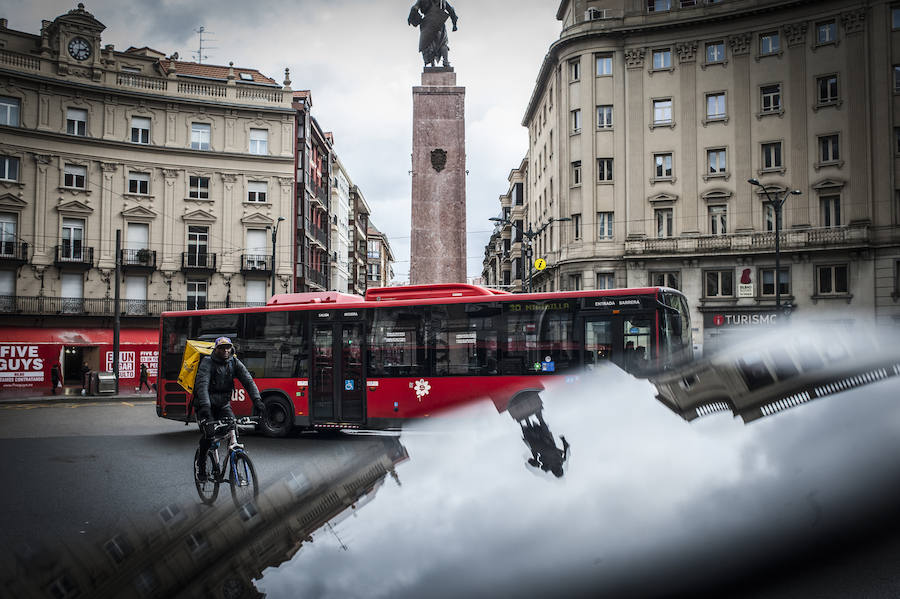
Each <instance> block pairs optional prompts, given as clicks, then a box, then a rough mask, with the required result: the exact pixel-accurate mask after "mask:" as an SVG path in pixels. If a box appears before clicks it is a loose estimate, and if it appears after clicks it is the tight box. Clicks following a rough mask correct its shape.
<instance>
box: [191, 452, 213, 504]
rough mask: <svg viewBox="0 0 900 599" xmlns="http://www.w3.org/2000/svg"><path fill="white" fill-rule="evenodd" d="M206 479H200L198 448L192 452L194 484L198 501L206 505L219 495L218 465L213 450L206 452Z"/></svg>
mask: <svg viewBox="0 0 900 599" xmlns="http://www.w3.org/2000/svg"><path fill="white" fill-rule="evenodd" d="M205 457H206V474H207V478H206V480H203V481H201V480H200V448H199V447H198V448H197V451H196V452H195V453H194V486H196V487H197V494H198V495H199V496H200V501H202V502H203V503H205V504H206V505H210V504H212V502H214V501H215V500H216V497H218V496H219V465H218V464H217V463H216V454H215V452H214V451H213V450H211V449H210V450H209V451H207V452H206V456H205Z"/></svg>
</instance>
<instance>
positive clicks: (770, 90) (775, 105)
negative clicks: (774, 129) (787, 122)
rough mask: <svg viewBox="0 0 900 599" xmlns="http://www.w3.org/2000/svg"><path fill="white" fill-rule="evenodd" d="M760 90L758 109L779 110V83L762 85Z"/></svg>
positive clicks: (764, 110)
mask: <svg viewBox="0 0 900 599" xmlns="http://www.w3.org/2000/svg"><path fill="white" fill-rule="evenodd" d="M759 90H760V111H761V112H763V113H767V112H780V111H781V84H780V83H775V84H772V85H764V86H762V87H761V88H759Z"/></svg>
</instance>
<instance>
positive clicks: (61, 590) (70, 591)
mask: <svg viewBox="0 0 900 599" xmlns="http://www.w3.org/2000/svg"><path fill="white" fill-rule="evenodd" d="M47 594H48V595H50V596H51V597H53V599H69V598H70V597H78V596H79V595H80V594H81V592H80V591H79V589H78V585H76V584H75V583H74V582H72V581H71V580H70V579H69V577H68V576H66V575H63V576H60V577H58V578H55V579H53V581H52V582H51V583H50V584H49V585H47Z"/></svg>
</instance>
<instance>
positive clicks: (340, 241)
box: [329, 154, 352, 293]
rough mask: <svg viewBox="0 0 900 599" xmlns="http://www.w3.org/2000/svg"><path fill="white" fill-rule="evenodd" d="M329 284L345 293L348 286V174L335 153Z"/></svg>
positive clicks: (332, 182)
mask: <svg viewBox="0 0 900 599" xmlns="http://www.w3.org/2000/svg"><path fill="white" fill-rule="evenodd" d="M331 163H332V165H331V173H332V174H331V263H330V271H331V286H330V287H329V289H332V290H334V291H340V292H341V293H347V292H348V289H349V286H350V186H351V185H352V183H351V182H350V176H349V175H348V174H347V171H346V170H345V169H344V164H343V163H342V162H341V160H340V158H338V156H337V154H335V155H334V156H333V157H332V159H331Z"/></svg>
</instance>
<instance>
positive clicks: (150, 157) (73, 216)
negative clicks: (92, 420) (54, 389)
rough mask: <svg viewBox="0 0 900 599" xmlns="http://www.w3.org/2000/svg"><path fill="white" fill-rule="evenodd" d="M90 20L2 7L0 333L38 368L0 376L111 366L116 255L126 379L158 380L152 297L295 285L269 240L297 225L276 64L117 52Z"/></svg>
mask: <svg viewBox="0 0 900 599" xmlns="http://www.w3.org/2000/svg"><path fill="white" fill-rule="evenodd" d="M104 29H105V27H104V25H103V24H102V23H101V22H100V21H98V20H97V19H96V18H95V17H94V16H93V15H92V14H90V13H89V12H87V11H86V10H85V9H84V8H83V6H82V5H79V7H78V8H76V9H73V10H70V11H69V12H68V13H66V14H64V15H62V16H59V17H57V18H56V19H54V20H52V21H44V22H43V24H42V26H41V29H40V33H38V34H32V33H27V32H21V31H14V30H11V29H9V28H8V27H7V20H6V19H0V312H3V313H5V316H4V317H3V324H2V326H0V343H2V342H3V341H6V342H16V343H27V344H31V345H34V346H35V347H37V346H39V347H38V348H37V349H35V350H34V351H38V352H40V354H41V356H42V360H41V362H42V364H43V368H42V369H38V370H35V371H34V372H31V371H29V372H25V371H21V372H19V371H17V372H3V373H0V375H2V376H0V386H2V385H3V384H4V383H8V384H9V385H11V386H13V387H17V388H18V387H29V386H41V385H49V375H48V373H49V369H50V365H51V363H53V362H55V361H57V360H59V361H61V362H62V366H63V369H64V372H65V375H66V378H67V379H71V378H73V377H75V376H76V375H75V373H76V372H77V370H78V369H79V368H80V366H81V365H82V362H87V363H88V365H89V366H90V367H91V368H92V369H93V370H109V369H110V360H111V358H110V355H111V352H110V351H109V349H110V345H109V343H108V342H109V341H111V340H109V339H107V336H108V335H107V333H108V332H109V328H110V327H111V322H112V317H113V315H114V311H113V305H112V299H113V295H114V288H115V283H116V280H115V279H116V277H115V267H116V261H117V259H118V261H119V262H120V264H121V267H122V276H121V279H120V281H119V283H120V284H121V289H122V291H121V295H122V298H123V299H124V302H123V308H122V310H121V312H122V318H123V324H122V327H123V349H127V350H129V351H132V353H131V354H128V355H127V356H126V358H128V359H130V364H131V366H130V367H129V368H130V370H127V372H130V373H131V374H134V373H136V372H137V371H138V370H139V362H140V361H141V360H146V361H148V362H150V363H151V365H152V369H151V375H152V376H154V375H155V351H156V329H155V327H156V326H157V322H158V319H157V317H158V315H159V314H160V313H161V312H162V311H163V310H172V309H185V308H187V309H193V308H205V307H225V306H240V305H248V304H260V303H264V302H265V301H266V299H267V297H268V296H269V295H271V294H272V293H273V292H284V291H290V290H292V289H291V284H292V281H291V275H292V272H293V268H292V256H291V247H292V241H293V240H292V236H291V235H289V234H283V235H282V236H280V237H279V238H278V244H277V245H278V247H277V248H274V250H273V248H272V247H271V246H270V245H269V239H270V232H271V227H273V226H275V225H276V224H277V223H278V222H279V219H280V218H285V219H286V220H287V221H288V222H290V223H291V224H292V225H293V224H294V220H295V219H294V218H292V214H293V213H294V210H293V202H292V191H293V185H294V139H295V138H294V127H295V114H296V111H295V109H294V108H293V107H292V100H293V97H294V92H293V91H292V90H291V89H290V81H289V79H288V76H287V72H286V73H285V80H284V82H283V83H281V84H279V83H278V82H276V81H275V80H273V79H271V78H270V77H267V76H265V75H264V74H262V73H260V72H259V71H258V70H256V69H253V68H243V67H237V66H234V65H233V64H229V65H228V66H216V65H207V64H198V63H191V62H185V61H182V60H179V58H178V56H177V55H172V56H166V55H165V54H164V53H162V52H158V51H156V50H153V49H151V48H147V47H131V48H128V49H127V50H124V51H120V50H116V49H115V47H114V46H113V45H111V44H103V41H102V34H103V30H104ZM117 231H118V232H120V235H121V247H122V249H121V251H120V252H119V253H118V254H117V253H116V233H117ZM285 233H286V231H285ZM273 254H274V255H273ZM273 259H274V262H273ZM273 270H274V274H275V275H276V281H277V283H276V287H277V288H276V289H274V290H273V289H272V288H271V281H272V279H273V277H272V274H273ZM73 315H77V316H79V319H78V320H77V323H78V325H79V327H81V329H80V330H79V332H78V334H73V333H72V331H73V329H72V326H73V322H75V321H73V320H72V318H71V316H73ZM104 331H105V332H104ZM130 344H133V345H134V347H131V348H129V347H128V346H129V345H130ZM29 351H30V350H29ZM44 354H46V355H44ZM129 356H130V357H129ZM123 360H125V358H123ZM32 364H36V362H33V363H32ZM124 378H128V377H127V376H126V377H124Z"/></svg>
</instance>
